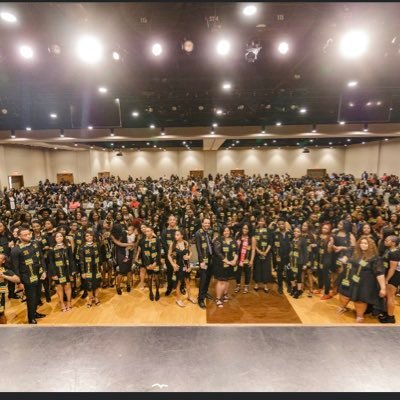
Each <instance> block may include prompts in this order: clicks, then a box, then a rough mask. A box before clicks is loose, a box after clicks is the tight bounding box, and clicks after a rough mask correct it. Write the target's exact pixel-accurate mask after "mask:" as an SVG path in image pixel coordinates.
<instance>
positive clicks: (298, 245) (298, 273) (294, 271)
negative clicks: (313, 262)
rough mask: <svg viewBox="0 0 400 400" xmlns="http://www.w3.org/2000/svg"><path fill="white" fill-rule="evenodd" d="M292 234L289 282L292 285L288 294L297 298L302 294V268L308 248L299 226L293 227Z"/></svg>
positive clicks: (305, 265)
mask: <svg viewBox="0 0 400 400" xmlns="http://www.w3.org/2000/svg"><path fill="white" fill-rule="evenodd" d="M293 236H294V237H293V240H292V243H291V251H290V275H291V279H290V283H291V287H292V290H291V292H290V295H291V296H293V298H295V299H298V298H299V297H300V296H301V295H302V294H303V283H302V275H303V270H304V269H306V268H307V262H308V249H307V239H306V238H305V237H304V236H302V234H301V228H299V227H296V228H294V229H293Z"/></svg>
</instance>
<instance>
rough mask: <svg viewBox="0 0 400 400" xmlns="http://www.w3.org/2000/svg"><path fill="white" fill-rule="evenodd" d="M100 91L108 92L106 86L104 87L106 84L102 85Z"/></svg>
mask: <svg viewBox="0 0 400 400" xmlns="http://www.w3.org/2000/svg"><path fill="white" fill-rule="evenodd" d="M98 91H99V93H103V94H104V93H107V92H108V89H107V88H106V87H104V86H100V87H99V89H98Z"/></svg>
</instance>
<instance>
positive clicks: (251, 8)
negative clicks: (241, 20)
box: [242, 4, 257, 17]
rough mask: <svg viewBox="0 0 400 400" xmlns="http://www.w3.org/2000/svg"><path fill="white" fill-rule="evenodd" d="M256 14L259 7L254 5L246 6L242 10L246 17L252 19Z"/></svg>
mask: <svg viewBox="0 0 400 400" xmlns="http://www.w3.org/2000/svg"><path fill="white" fill-rule="evenodd" d="M256 12H257V7H256V6H255V5H254V4H250V5H248V6H245V7H244V8H243V10H242V13H243V15H245V16H246V17H251V16H252V15H254V14H255V13H256Z"/></svg>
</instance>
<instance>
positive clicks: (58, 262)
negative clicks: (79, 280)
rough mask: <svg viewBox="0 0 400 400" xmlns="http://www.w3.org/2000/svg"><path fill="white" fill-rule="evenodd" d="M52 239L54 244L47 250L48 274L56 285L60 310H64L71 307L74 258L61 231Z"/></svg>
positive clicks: (74, 271) (74, 269) (74, 268)
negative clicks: (65, 300) (65, 299)
mask: <svg viewBox="0 0 400 400" xmlns="http://www.w3.org/2000/svg"><path fill="white" fill-rule="evenodd" d="M54 240H55V243H56V244H55V245H54V246H53V247H52V248H50V249H49V251H48V261H49V275H50V277H51V279H52V280H53V281H54V283H55V285H56V291H57V295H58V299H59V300H60V306H61V311H62V312H65V311H69V310H70V309H71V308H72V306H71V298H72V289H71V281H72V279H73V278H72V277H73V275H74V274H75V273H76V267H75V260H74V256H73V254H72V249H71V246H70V245H69V244H68V242H67V240H66V238H65V235H64V234H63V233H62V232H57V233H56V234H55V236H54ZM64 296H66V298H67V304H66V305H65V303H64Z"/></svg>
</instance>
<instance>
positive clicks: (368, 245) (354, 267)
mask: <svg viewBox="0 0 400 400" xmlns="http://www.w3.org/2000/svg"><path fill="white" fill-rule="evenodd" d="M341 261H342V262H343V264H344V265H345V268H344V271H343V273H342V274H341V280H340V285H339V294H340V307H339V309H338V313H339V314H343V313H344V312H346V311H347V305H348V304H349V302H350V301H353V302H354V306H355V309H356V315H357V317H356V322H358V323H361V322H363V321H364V313H365V311H366V309H367V306H368V304H372V305H373V306H375V307H376V308H378V309H380V310H382V309H383V307H384V298H385V296H386V282H385V269H384V266H383V263H382V258H381V257H379V256H378V249H377V247H376V245H375V243H374V241H373V240H372V239H371V238H369V237H366V238H361V239H360V240H358V241H357V243H356V246H355V250H354V255H353V257H352V258H350V259H349V258H348V257H347V256H343V258H342V259H341Z"/></svg>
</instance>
